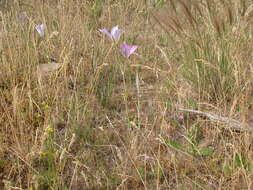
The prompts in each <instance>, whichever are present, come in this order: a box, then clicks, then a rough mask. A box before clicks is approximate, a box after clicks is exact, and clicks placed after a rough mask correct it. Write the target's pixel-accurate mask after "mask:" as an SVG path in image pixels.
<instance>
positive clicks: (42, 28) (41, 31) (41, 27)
mask: <svg viewBox="0 0 253 190" xmlns="http://www.w3.org/2000/svg"><path fill="white" fill-rule="evenodd" d="M45 28H46V27H45V25H44V24H38V25H35V29H36V30H37V32H38V33H39V35H40V37H43V36H44V35H45Z"/></svg>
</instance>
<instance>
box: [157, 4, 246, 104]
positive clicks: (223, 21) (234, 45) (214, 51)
mask: <svg viewBox="0 0 253 190" xmlns="http://www.w3.org/2000/svg"><path fill="white" fill-rule="evenodd" d="M244 2H245V1H244ZM243 5H244V4H243V3H227V2H223V1H204V2H203V3H198V2H195V3H186V2H185V1H178V2H176V1H169V2H168V3H167V6H168V7H170V10H173V11H170V12H169V13H168V12H167V13H164V14H163V15H161V14H160V15H159V14H156V15H155V18H156V19H157V20H158V21H159V22H160V23H161V25H162V26H163V27H164V28H165V30H167V32H168V35H172V36H175V39H177V40H179V41H180V42H181V43H180V44H178V48H179V49H178V51H179V52H180V55H179V56H180V59H179V61H180V65H182V67H181V73H182V75H183V76H184V77H185V78H186V79H187V80H188V81H189V82H190V84H191V85H193V86H194V87H195V88H196V89H197V90H198V94H199V95H200V97H201V99H202V100H204V99H205V100H207V99H208V100H212V101H214V102H216V103H219V102H220V101H221V102H223V101H225V102H231V101H233V100H231V98H232V97H234V96H238V94H240V93H244V94H245V93H247V92H246V91H247V90H248V89H250V81H251V75H250V73H248V72H247V71H249V70H250V69H251V64H250V62H251V56H245V54H247V55H249V52H250V51H251V48H250V39H251V37H250V36H251V34H250V27H251V26H250V24H249V22H250V21H249V20H248V19H249V18H248V14H245V13H244V14H241V13H240V10H241V9H242V7H243ZM248 11H250V10H248ZM166 18H167V20H166V21H165V19H166ZM246 20H248V21H247V22H246V23H245V21H246ZM243 47H248V48H246V49H244V48H243ZM242 49H244V50H242ZM242 52H244V53H245V54H244V53H242ZM242 54H243V55H242ZM242 60H243V61H242ZM239 73H240V74H239ZM245 85H246V86H245ZM232 99H233V98H232Z"/></svg>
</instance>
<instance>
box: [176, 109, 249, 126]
mask: <svg viewBox="0 0 253 190" xmlns="http://www.w3.org/2000/svg"><path fill="white" fill-rule="evenodd" d="M179 111H182V112H189V113H193V114H198V115H202V116H205V117H207V118H209V119H210V120H212V121H215V122H222V123H224V124H225V125H226V127H227V128H230V129H234V130H239V131H253V128H252V127H251V126H250V125H249V124H247V123H242V122H240V121H238V120H235V119H231V118H229V117H222V116H219V115H216V114H210V113H206V112H203V111H198V110H190V109H184V108H179Z"/></svg>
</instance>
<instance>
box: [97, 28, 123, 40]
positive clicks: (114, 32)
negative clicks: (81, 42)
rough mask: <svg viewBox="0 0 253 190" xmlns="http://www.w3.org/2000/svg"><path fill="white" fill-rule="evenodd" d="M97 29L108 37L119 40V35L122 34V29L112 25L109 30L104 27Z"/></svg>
mask: <svg viewBox="0 0 253 190" xmlns="http://www.w3.org/2000/svg"><path fill="white" fill-rule="evenodd" d="M99 31H100V32H101V33H103V34H105V35H107V36H108V37H109V38H110V39H114V40H119V38H120V35H121V34H122V32H123V30H121V29H119V27H118V26H114V27H112V29H111V32H109V31H108V30H106V29H99Z"/></svg>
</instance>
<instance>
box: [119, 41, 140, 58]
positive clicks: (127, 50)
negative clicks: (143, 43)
mask: <svg viewBox="0 0 253 190" xmlns="http://www.w3.org/2000/svg"><path fill="white" fill-rule="evenodd" d="M137 48H138V46H136V45H134V46H130V45H128V44H127V43H125V42H124V43H123V44H122V45H121V47H120V52H121V53H122V55H124V56H125V57H129V56H130V55H131V54H133V53H134V52H135V50H136V49H137Z"/></svg>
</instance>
